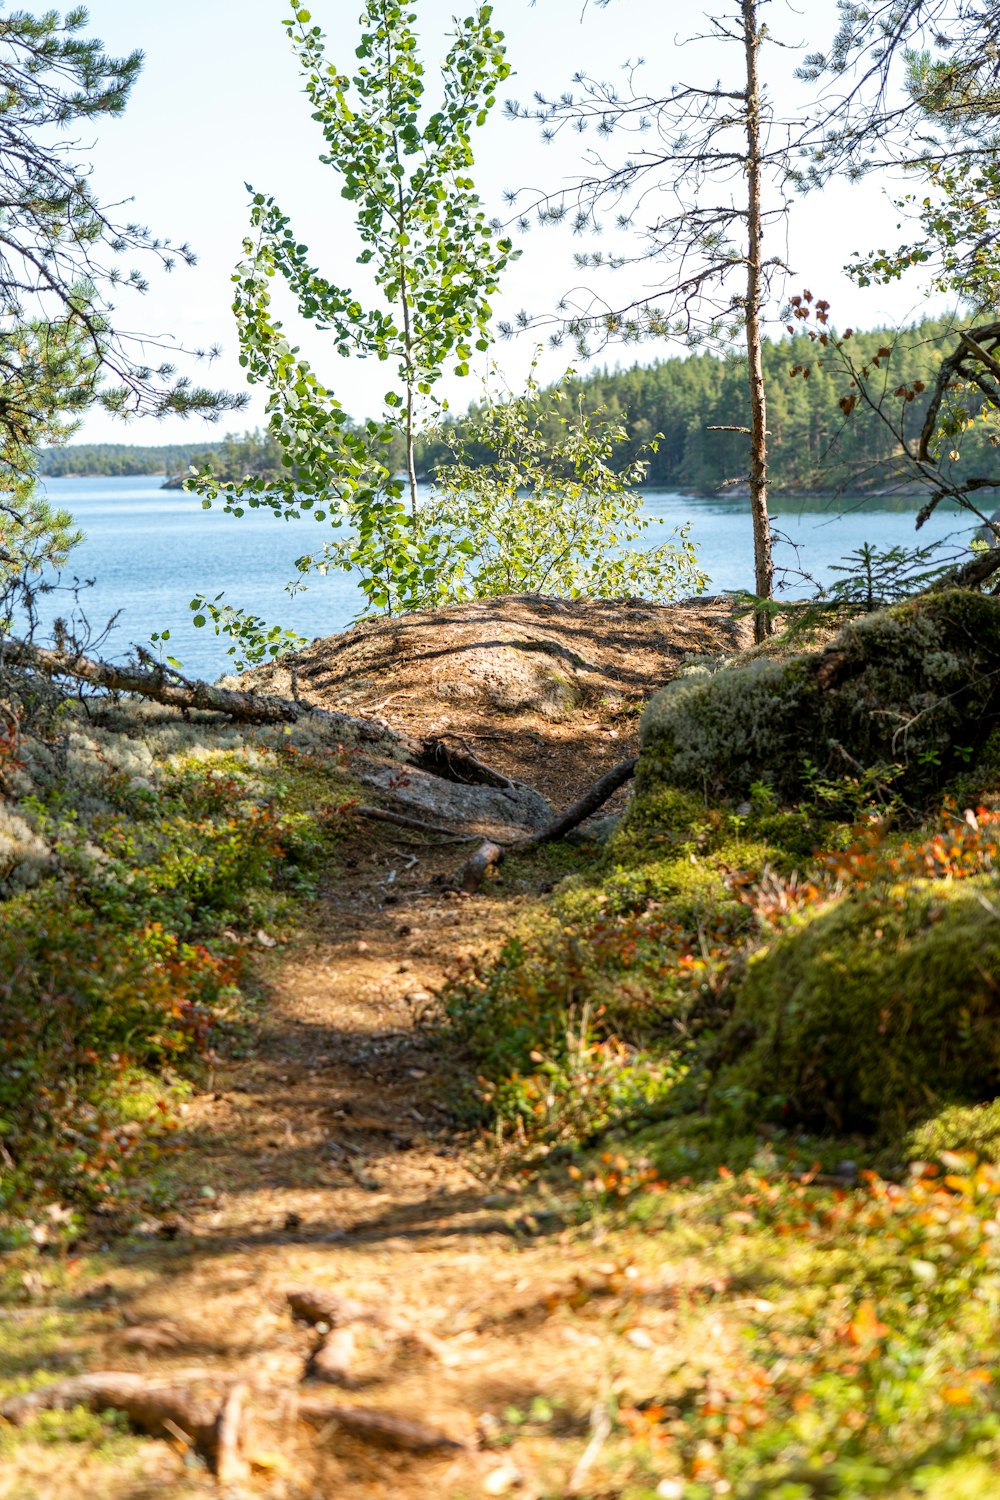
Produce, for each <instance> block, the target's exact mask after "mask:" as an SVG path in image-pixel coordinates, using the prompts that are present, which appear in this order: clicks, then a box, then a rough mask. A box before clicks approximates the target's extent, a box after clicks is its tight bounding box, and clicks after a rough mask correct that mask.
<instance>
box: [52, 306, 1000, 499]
mask: <svg viewBox="0 0 1000 1500" xmlns="http://www.w3.org/2000/svg"><path fill="white" fill-rule="evenodd" d="M951 335H952V328H951V325H949V324H948V323H945V322H941V321H933V320H928V321H926V322H924V323H920V324H916V325H914V326H913V327H911V328H903V329H896V328H891V329H890V328H878V329H872V330H869V331H866V332H864V333H858V334H856V336H855V338H856V343H855V349H856V350H857V352H858V353H859V354H860V355H861V356H862V357H866V356H867V357H871V356H874V355H875V354H876V353H877V351H878V350H879V349H880V348H886V347H888V348H889V349H890V350H891V351H892V352H891V355H890V357H889V359H888V360H885V361H883V364H884V369H885V372H886V377H887V379H891V380H892V381H893V382H894V383H895V385H906V386H912V385H913V383H914V381H918V380H919V381H922V382H923V383H924V385H925V386H926V387H927V388H928V389H929V388H930V387H931V385H932V384H933V380H934V376H935V374H936V372H937V370H938V368H939V366H940V364H941V360H942V359H943V358H944V357H945V355H946V354H947V353H948V352H950V343H951V341H952V340H951ZM814 356H815V349H814V347H813V345H812V344H810V342H809V340H808V338H807V337H806V336H805V335H804V334H803V335H801V336H799V337H798V338H787V337H786V338H782V339H779V340H775V341H771V340H767V341H765V344H764V368H765V370H766V372H767V375H768V383H769V387H770V389H771V392H772V396H771V415H770V417H769V421H770V423H771V447H770V468H771V483H772V485H773V486H774V488H775V489H779V490H786V491H793V492H802V491H810V492H815V491H822V492H824V493H827V494H829V493H837V492H845V493H850V492H864V491H866V490H872V489H882V488H890V487H892V486H893V485H903V486H905V485H906V484H907V482H910V483H912V482H913V479H912V476H911V475H910V474H909V473H908V472H907V470H906V469H905V466H904V465H902V464H901V462H900V459H901V455H900V451H899V445H898V443H897V442H896V439H895V437H894V435H893V433H892V431H891V430H890V429H889V428H888V427H887V426H886V425H885V423H883V422H881V421H880V420H879V417H878V414H877V413H876V412H871V411H869V412H862V413H859V414H858V415H857V416H855V415H854V414H853V413H852V414H851V416H850V417H847V416H845V414H844V410H843V406H842V402H843V399H844V396H845V394H849V393H850V389H851V385H850V378H849V376H846V375H845V374H844V372H843V371H842V370H839V369H837V368H835V367H833V366H831V365H824V364H822V363H817V362H816V360H815V358H814ZM796 365H799V366H802V367H805V366H806V365H811V366H812V368H811V369H810V375H809V378H808V380H803V379H797V378H793V377H792V376H791V371H792V369H793V368H794V367H795V366H796ZM744 385H745V373H744V371H743V369H742V366H741V363H740V360H739V358H738V356H734V355H729V356H725V355H723V354H720V353H718V352H714V351H707V352H704V353H697V352H696V353H693V354H689V355H685V356H683V357H681V356H677V357H675V358H673V359H660V360H657V361H655V362H654V363H652V364H638V363H637V364H635V365H633V366H632V367H631V368H629V369H614V370H609V369H605V370H603V371H599V372H596V373H594V374H590V375H587V376H582V377H581V376H573V377H571V378H570V379H569V380H568V381H567V382H566V384H565V387H564V389H565V394H566V397H567V399H568V400H570V401H572V402H573V403H574V404H576V403H580V404H581V405H582V407H583V408H584V410H585V411H587V412H589V413H591V414H594V413H596V412H598V411H600V412H602V413H604V414H605V415H606V417H607V419H608V420H609V421H611V422H621V424H622V425H623V427H624V429H625V432H626V434H627V438H628V442H627V444H625V445H623V446H622V448H621V450H620V451H619V452H618V453H616V454H615V455H614V457H613V459H612V467H614V468H616V469H618V470H621V469H624V468H627V467H628V466H629V465H630V464H631V463H633V462H634V461H635V458H636V457H637V455H638V454H639V452H640V451H642V450H645V449H646V448H647V445H649V444H650V443H651V442H653V440H654V439H655V440H656V447H655V449H654V450H653V451H651V452H649V453H648V456H647V467H646V470H645V474H644V478H643V482H644V483H645V484H647V485H653V486H662V487H663V488H666V489H681V490H691V491H693V492H695V493H699V494H711V493H714V492H715V491H717V490H720V489H723V487H725V486H727V485H728V486H732V485H734V484H739V483H741V482H742V475H743V467H744V455H743V452H742V449H741V438H740V435H739V433H736V432H731V431H719V430H718V429H720V428H725V427H733V426H740V425H741V424H745V419H746V406H745V402H746V396H745V392H744V389H743V387H744ZM929 399H930V397H929V395H926V394H925V395H924V396H923V397H922V398H920V399H918V400H916V401H914V402H913V403H912V404H910V406H909V408H908V412H907V417H908V422H909V425H910V427H911V429H912V430H913V431H914V432H918V431H919V429H920V426H921V424H922V422H923V417H924V413H925V411H926V407H927V402H928V400H929ZM558 413H559V408H558V405H557V404H556V403H552V404H551V406H550V408H549V409H548V410H547V411H545V412H544V413H543V415H542V417H541V430H542V433H543V435H544V436H545V437H546V439H547V440H548V441H549V442H551V441H552V439H553V437H554V436H555V435H556V433H557V422H558ZM480 414H481V412H480V408H479V407H478V406H473V408H472V410H471V412H470V414H469V416H468V417H455V418H450V419H448V420H446V421H444V422H443V424H442V427H441V430H440V432H438V433H430V434H428V435H426V436H424V437H422V438H420V439H419V440H418V441H417V444H416V449H415V454H416V460H415V461H416V467H417V472H418V474H419V475H420V476H421V477H422V478H425V479H429V478H433V475H434V474H435V472H436V471H437V469H438V468H439V467H440V466H447V465H448V463H449V461H450V458H451V449H450V447H449V439H454V438H460V437H462V436H463V434H464V433H465V432H466V430H467V429H468V428H469V427H470V426H472V425H474V424H475V423H476V420H477V418H478V417H479V416H480ZM388 453H389V461H390V463H391V464H392V465H393V466H394V467H395V468H396V470H397V471H401V470H402V469H403V467H404V464H405V453H404V450H403V447H402V444H401V440H400V439H398V438H397V439H395V440H394V441H393V442H392V443H391V444H390V445H389V449H388ZM466 456H467V459H468V461H469V463H470V464H472V465H473V466H477V467H478V466H483V465H485V464H487V463H489V462H490V460H491V459H492V458H493V457H494V456H495V455H494V454H493V453H492V452H491V451H490V450H489V449H488V448H487V447H486V445H485V444H484V443H483V442H482V441H480V440H477V439H476V438H475V437H472V438H471V439H470V441H469V442H468V446H467V449H466ZM991 456H992V449H991V446H990V442H989V432H988V431H987V429H986V428H985V426H984V427H983V428H982V429H980V430H976V429H973V431H972V432H970V433H969V435H968V437H967V438H966V440H965V442H964V444H963V452H962V454H961V457H960V459H959V461H958V463H957V464H956V465H955V474H956V478H957V479H958V480H959V482H961V479H962V477H963V476H964V475H966V474H972V473H975V472H976V471H977V469H978V468H980V467H982V465H983V463H984V462H986V461H988V460H989V458H990V457H991ZM280 461H281V459H280V452H279V451H278V450H277V447H276V445H275V444H274V443H273V442H269V441H268V440H267V438H266V437H265V436H263V435H262V434H260V433H247V434H246V435H245V436H244V437H243V438H242V439H237V438H232V437H230V438H227V439H226V440H225V441H224V443H222V444H221V445H219V446H216V447H210V448H202V449H198V448H196V447H195V446H194V445H192V446H191V447H188V448H178V447H169V446H168V447H163V448H133V447H128V446H125V445H123V446H121V447H113V446H110V445H92V444H81V443H73V444H70V445H69V446H68V447H65V448H61V449H50V450H46V451H44V452H43V453H42V455H41V465H40V467H41V472H42V473H45V474H52V475H58V474H65V473H76V474H160V473H163V474H169V475H175V474H182V473H186V472H187V471H188V470H189V469H190V468H195V469H211V470H212V471H213V472H215V473H217V474H219V475H220V476H221V477H223V478H224V479H226V480H229V481H235V480H238V479H240V478H242V477H243V476H244V475H245V474H251V473H253V474H258V473H259V474H265V475H266V474H272V475H273V474H275V473H277V472H278V469H279V467H280Z"/></svg>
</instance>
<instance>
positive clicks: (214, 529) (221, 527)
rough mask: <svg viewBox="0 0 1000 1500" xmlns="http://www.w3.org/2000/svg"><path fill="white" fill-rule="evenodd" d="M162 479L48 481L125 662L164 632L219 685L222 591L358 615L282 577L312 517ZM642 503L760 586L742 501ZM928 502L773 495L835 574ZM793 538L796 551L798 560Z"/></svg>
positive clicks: (173, 649) (251, 604) (816, 565)
mask: <svg viewBox="0 0 1000 1500" xmlns="http://www.w3.org/2000/svg"><path fill="white" fill-rule="evenodd" d="M161 484H162V480H161V479H159V478H158V477H155V476H152V477H143V478H137V479H49V480H47V481H46V483H45V489H46V493H47V494H48V497H49V499H50V501H51V503H52V504H53V505H56V506H59V507H62V508H65V509H66V510H69V511H71V512H72V514H73V515H74V516H75V518H76V520H77V523H78V524H79V525H80V526H81V527H82V529H83V531H84V532H85V536H86V539H85V541H84V542H83V543H82V545H81V546H80V547H79V548H78V549H77V551H76V552H75V553H74V554H73V556H72V558H71V565H70V567H69V569H68V570H67V573H66V574H65V575H64V577H63V580H62V582H63V584H72V582H73V579H74V577H75V578H78V579H81V580H89V579H93V580H94V585H93V587H92V588H89V589H86V590H85V591H84V592H83V593H82V595H81V607H82V609H83V610H84V612H85V614H86V616H87V618H88V620H89V622H90V624H91V626H92V627H93V628H95V629H99V628H101V627H102V626H103V625H104V623H105V622H106V620H107V619H108V618H109V617H110V616H111V615H112V614H113V613H114V612H115V611H116V610H120V611H121V614H120V616H119V620H118V622H117V624H116V625H115V626H114V628H113V629H112V632H111V634H110V636H109V638H108V641H107V642H106V643H105V644H104V645H103V646H102V647H101V651H102V654H104V655H105V656H109V657H110V656H115V657H120V656H122V655H124V653H125V652H126V651H127V649H128V647H129V645H130V644H131V643H132V642H140V643H143V644H148V642H149V637H150V634H151V632H153V631H162V630H164V629H167V630H169V631H170V636H171V639H170V645H169V650H170V654H171V655H173V656H176V657H178V658H179V659H180V660H181V662H182V663H183V666H184V671H185V672H186V673H187V674H188V675H190V676H195V677H205V678H208V679H210V680H211V679H214V678H215V677H217V676H219V675H221V674H222V673H223V672H225V671H226V670H227V669H228V667H229V665H230V663H229V659H228V657H227V654H226V651H227V646H228V642H227V641H225V640H221V639H219V638H217V637H216V636H215V635H214V634H213V633H212V631H211V627H206V628H205V629H203V630H196V629H195V628H194V626H193V625H192V623H191V611H190V610H189V608H188V601H189V600H190V599H191V598H192V597H193V596H194V595H195V594H197V593H199V592H200V593H205V594H208V595H209V596H210V597H211V596H214V595H215V594H217V593H219V592H221V591H224V592H225V594H226V599H227V601H228V602H230V603H232V604H235V605H239V606H242V607H243V608H244V609H247V610H251V611H252V612H253V613H255V614H257V615H262V616H263V617H264V618H265V619H266V620H268V622H270V623H277V622H280V623H281V624H282V625H285V626H288V627H290V628H291V629H293V630H296V631H297V632H298V633H299V634H300V635H303V636H306V637H309V638H312V637H313V636H318V635H330V634H331V633H332V632H333V631H335V630H340V629H342V628H343V627H344V626H345V625H347V624H348V623H349V622H350V621H351V619H352V618H353V617H354V615H355V614H356V612H357V610H358V607H359V597H358V595H357V592H356V590H355V587H354V585H353V583H352V581H351V579H350V578H349V577H347V576H346V575H343V574H339V575H334V574H331V575H330V576H328V577H326V578H322V577H315V578H313V579H312V580H311V581H310V584H309V587H308V590H307V591H305V592H303V593H299V594H297V595H296V596H294V597H289V595H288V594H287V593H286V592H285V584H286V583H287V582H288V581H289V580H290V579H292V578H294V577H295V576H296V573H295V559H296V558H297V557H299V556H301V555H302V554H303V553H304V552H308V551H310V550H312V549H316V550H318V548H319V544H320V543H321V541H322V540H323V539H324V536H325V534H326V528H325V527H324V526H323V525H321V524H317V522H315V521H313V520H311V519H310V518H308V517H307V518H304V519H302V520H300V521H290V522H286V521H281V520H278V519H276V518H275V517H274V516H273V515H272V513H271V512H270V511H251V512H249V513H248V514H247V515H246V516H244V517H242V518H241V519H239V520H237V519H236V518H235V517H233V516H227V515H225V514H224V513H223V512H222V511H221V510H218V509H213V510H210V511H205V510H202V508H201V502H200V501H199V500H198V499H196V498H195V497H193V496H190V495H185V494H183V493H179V492H177V491H173V490H163V489H161V487H160V486H161ZM645 500H646V506H647V508H648V511H649V513H650V514H651V515H652V516H655V517H657V518H659V519H661V520H662V521H664V522H665V523H666V530H669V529H671V528H673V527H675V526H680V525H682V524H683V523H684V522H686V521H689V522H690V523H691V534H692V537H693V539H694V541H695V542H696V543H697V544H698V546H699V550H700V555H701V560H702V565H703V567H704V568H705V571H706V572H707V573H708V574H709V577H710V578H711V590H712V592H713V593H720V592H723V591H725V590H727V589H740V588H749V587H752V585H753V562H752V552H751V548H752V537H751V528H750V507H749V502H748V501H747V500H746V499H737V498H731V499H726V498H720V497H701V496H692V495H678V494H674V493H671V492H669V491H663V490H650V491H648V492H647V493H646V496H645ZM918 508H919V502H918V501H917V500H915V499H909V498H902V497H898V496H894V497H889V498H871V497H866V498H864V499H863V500H858V499H849V498H846V499H845V498H842V499H840V500H839V501H827V500H818V499H796V498H792V497H790V496H777V497H775V500H774V503H773V506H772V509H773V511H774V515H775V523H774V524H775V527H776V530H777V531H778V532H779V533H780V534H781V535H783V536H785V537H787V538H788V541H779V543H778V545H777V547H776V549H775V561H776V564H777V566H778V567H779V568H780V569H785V568H795V567H800V568H802V569H804V570H805V571H806V572H808V573H810V574H812V576H813V577H815V578H817V579H819V580H820V581H822V582H828V581H829V580H830V578H831V572H830V568H831V565H832V564H835V563H837V562H838V561H840V560H841V559H842V558H843V556H844V555H845V554H846V553H848V552H850V551H852V550H853V549H854V548H855V547H858V546H860V545H861V543H862V542H869V543H871V544H872V545H873V546H876V547H879V548H887V547H891V546H895V545H904V546H905V545H912V544H913V541H914V535H915V533H914V520H915V516H916V512H917V510H918ZM655 530H656V531H658V530H659V528H656V529H655ZM973 530H974V527H973V526H970V525H969V524H968V521H967V520H966V518H965V517H964V516H961V515H960V514H958V513H956V512H955V511H951V512H946V511H945V510H944V509H943V508H941V509H940V510H939V512H938V513H936V514H935V515H934V516H933V517H932V518H931V520H930V521H929V522H928V523H927V525H926V526H925V527H924V528H923V530H922V531H921V533H920V541H921V542H922V543H923V542H930V541H934V540H938V539H943V538H945V537H954V538H955V539H956V540H961V539H963V538H965V537H967V536H970V535H971V534H972V531H973ZM646 536H647V538H648V540H649V543H650V544H652V543H653V542H654V541H655V540H656V539H657V538H656V535H655V532H654V528H651V529H650V531H649V532H647V533H646ZM790 543H791V544H794V548H797V549H798V560H796V551H795V550H794V549H793V546H792V545H790ZM788 582H789V590H788V592H789V597H802V596H803V595H804V594H806V593H808V592H810V590H809V589H808V588H806V587H805V586H804V585H803V584H802V583H801V581H796V580H795V579H791V578H790V579H789V580H788ZM72 608H73V602H72V597H71V595H68V594H65V593H60V594H54V595H52V596H50V598H49V599H47V600H46V601H45V618H46V619H47V621H49V622H51V620H53V619H55V618H56V617H57V616H58V615H68V614H69V613H70V611H71V610H72Z"/></svg>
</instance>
